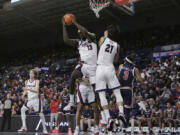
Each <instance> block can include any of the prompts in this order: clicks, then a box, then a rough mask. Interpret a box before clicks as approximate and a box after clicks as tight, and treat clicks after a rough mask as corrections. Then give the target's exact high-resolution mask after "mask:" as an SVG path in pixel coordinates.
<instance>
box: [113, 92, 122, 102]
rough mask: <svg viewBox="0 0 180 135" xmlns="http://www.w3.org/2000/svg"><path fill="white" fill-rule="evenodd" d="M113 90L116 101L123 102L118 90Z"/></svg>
mask: <svg viewBox="0 0 180 135" xmlns="http://www.w3.org/2000/svg"><path fill="white" fill-rule="evenodd" d="M113 92H114V95H115V97H116V102H123V98H122V96H121V93H120V90H119V89H115V90H114V91H113Z"/></svg>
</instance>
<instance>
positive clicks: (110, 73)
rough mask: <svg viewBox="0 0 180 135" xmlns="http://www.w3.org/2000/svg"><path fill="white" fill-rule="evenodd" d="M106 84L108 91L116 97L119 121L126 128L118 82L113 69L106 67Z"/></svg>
mask: <svg viewBox="0 0 180 135" xmlns="http://www.w3.org/2000/svg"><path fill="white" fill-rule="evenodd" d="M106 74H107V84H108V87H109V89H111V90H112V91H113V93H114V95H115V97H116V104H117V106H118V109H119V119H121V120H122V122H123V124H124V126H125V127H127V123H126V119H125V116H124V107H123V98H122V95H121V92H120V84H119V80H118V78H117V76H116V72H115V69H114V67H108V70H107V73H106Z"/></svg>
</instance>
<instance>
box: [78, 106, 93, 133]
mask: <svg viewBox="0 0 180 135" xmlns="http://www.w3.org/2000/svg"><path fill="white" fill-rule="evenodd" d="M93 122H94V119H93V112H92V109H90V108H89V106H85V107H84V109H83V111H82V119H81V120H80V127H81V130H82V131H84V124H87V125H88V129H87V130H88V131H90V130H91V125H92V124H93Z"/></svg>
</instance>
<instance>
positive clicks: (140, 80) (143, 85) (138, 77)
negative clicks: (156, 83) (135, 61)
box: [135, 68, 147, 90]
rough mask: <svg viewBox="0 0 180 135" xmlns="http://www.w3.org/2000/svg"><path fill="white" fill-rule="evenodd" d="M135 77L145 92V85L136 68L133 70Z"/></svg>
mask: <svg viewBox="0 0 180 135" xmlns="http://www.w3.org/2000/svg"><path fill="white" fill-rule="evenodd" d="M135 76H136V78H137V80H138V81H139V82H140V83H141V85H142V87H143V88H144V89H145V90H146V89H147V87H146V84H145V83H144V80H143V79H142V77H141V75H140V73H139V70H138V69H137V68H135Z"/></svg>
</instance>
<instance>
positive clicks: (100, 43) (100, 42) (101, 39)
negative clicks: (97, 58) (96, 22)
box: [98, 36, 106, 46]
mask: <svg viewBox="0 0 180 135" xmlns="http://www.w3.org/2000/svg"><path fill="white" fill-rule="evenodd" d="M105 40H106V37H104V36H103V37H101V38H100V39H99V43H98V45H99V46H101V45H102V44H103V43H104V41H105Z"/></svg>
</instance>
